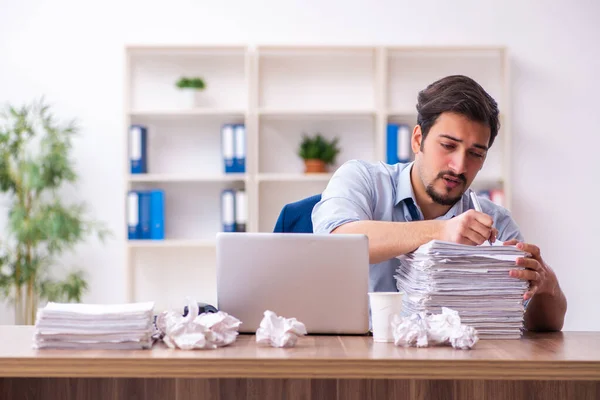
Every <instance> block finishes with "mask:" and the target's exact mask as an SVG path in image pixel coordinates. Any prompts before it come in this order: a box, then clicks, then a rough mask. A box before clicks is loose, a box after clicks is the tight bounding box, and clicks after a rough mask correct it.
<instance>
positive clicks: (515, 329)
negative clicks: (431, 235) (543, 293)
mask: <svg viewBox="0 0 600 400" xmlns="http://www.w3.org/2000/svg"><path fill="white" fill-rule="evenodd" d="M527 255H529V254H528V253H525V252H523V251H521V250H519V249H517V248H516V247H515V246H503V245H501V243H500V244H499V245H497V244H494V245H491V246H490V245H483V246H469V245H461V244H456V243H451V242H444V241H437V240H434V241H431V242H429V243H426V244H424V245H423V246H421V247H419V248H418V249H417V250H415V251H414V252H412V253H409V254H406V255H403V256H400V257H398V259H399V261H400V265H399V268H398V270H397V275H396V276H395V278H396V283H397V286H398V289H399V290H400V291H402V292H404V293H405V296H404V306H403V311H402V314H403V316H408V315H410V314H412V313H415V312H422V311H425V312H432V313H440V312H441V310H442V307H449V308H452V309H454V310H456V311H458V313H459V315H460V318H461V320H462V322H463V323H464V324H466V325H470V326H472V327H474V328H475V329H477V331H478V334H479V337H480V338H481V339H491V338H498V339H500V338H501V339H511V338H519V337H521V328H522V326H523V313H524V307H523V295H524V294H525V292H526V291H527V287H528V283H527V282H526V281H522V280H519V279H516V278H513V277H511V276H509V271H510V270H511V269H522V268H521V267H518V266H517V265H516V260H517V258H519V257H525V256H527Z"/></svg>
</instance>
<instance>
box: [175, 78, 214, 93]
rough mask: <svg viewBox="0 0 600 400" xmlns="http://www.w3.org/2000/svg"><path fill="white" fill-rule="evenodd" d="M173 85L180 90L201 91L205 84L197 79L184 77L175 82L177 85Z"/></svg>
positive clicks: (200, 79)
mask: <svg viewBox="0 0 600 400" xmlns="http://www.w3.org/2000/svg"><path fill="white" fill-rule="evenodd" d="M175 85H176V86H177V87H178V88H180V89H197V90H203V89H205V88H206V84H205V83H204V80H203V79H202V78H199V77H194V78H188V77H185V76H184V77H181V78H179V80H178V81H177V83H176V84H175Z"/></svg>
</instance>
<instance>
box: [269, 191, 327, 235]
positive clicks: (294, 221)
mask: <svg viewBox="0 0 600 400" xmlns="http://www.w3.org/2000/svg"><path fill="white" fill-rule="evenodd" d="M320 200H321V195H320V194H316V195H314V196H310V197H307V198H305V199H302V200H299V201H296V202H294V203H290V204H286V205H285V206H284V207H283V209H282V210H281V213H279V218H277V222H276V223H275V229H273V232H292V233H313V226H312V219H311V214H312V209H313V207H314V206H315V205H316V204H317V203H318V202H319V201H320Z"/></svg>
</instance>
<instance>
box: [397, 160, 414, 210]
mask: <svg viewBox="0 0 600 400" xmlns="http://www.w3.org/2000/svg"><path fill="white" fill-rule="evenodd" d="M414 163H415V162H414V161H412V162H410V163H409V164H408V165H407V166H405V167H404V168H403V169H402V171H400V175H399V176H398V184H397V186H396V203H395V204H394V205H398V204H399V203H400V202H401V201H402V200H405V199H408V198H412V199H413V200H414V202H415V204H417V201H416V200H415V193H414V192H413V187H412V183H411V180H410V171H411V170H412V167H413V164H414Z"/></svg>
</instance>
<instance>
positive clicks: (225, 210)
mask: <svg viewBox="0 0 600 400" xmlns="http://www.w3.org/2000/svg"><path fill="white" fill-rule="evenodd" d="M221 225H222V229H223V232H235V191H234V190H233V189H225V190H223V192H222V193H221Z"/></svg>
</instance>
